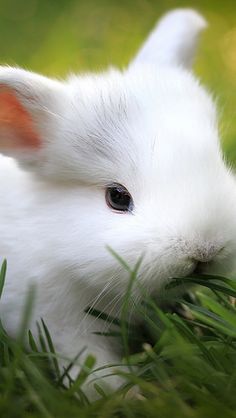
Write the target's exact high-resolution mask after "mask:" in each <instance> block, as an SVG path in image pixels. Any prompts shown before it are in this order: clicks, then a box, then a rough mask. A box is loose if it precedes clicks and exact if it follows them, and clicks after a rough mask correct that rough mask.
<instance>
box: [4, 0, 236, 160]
mask: <svg viewBox="0 0 236 418" xmlns="http://www.w3.org/2000/svg"><path fill="white" fill-rule="evenodd" d="M176 7H193V8H196V9H197V10H199V11H200V12H201V13H202V14H203V15H204V16H205V17H206V18H207V20H208V22H209V28H208V30H206V31H205V33H204V34H203V35H202V38H201V43H200V47H199V49H198V56H197V59H196V62H195V71H196V73H197V74H198V76H199V77H200V79H201V80H202V82H203V83H204V84H205V85H206V86H208V88H209V89H210V91H212V92H213V95H214V97H216V98H217V101H218V107H219V110H220V130H221V137H222V141H223V145H224V149H225V152H226V155H227V157H228V159H229V160H230V161H231V162H233V163H234V164H236V0H195V1H193V0H189V1H187V0H186V1H179V0H172V1H171V0H24V1H22V0H0V62H1V63H2V64H9V65H19V66H23V67H25V68H27V69H31V70H34V71H38V72H42V73H44V74H47V75H54V76H55V75H56V76H64V75H65V74H66V73H67V72H71V71H75V72H76V71H81V70H100V69H103V68H105V67H107V66H108V65H110V64H113V65H117V66H119V67H121V66H124V65H126V64H127V63H128V61H129V59H130V58H131V57H132V55H133V54H134V53H135V51H136V50H137V48H138V47H139V45H140V43H141V42H142V41H143V39H144V38H145V36H146V35H147V34H148V32H149V31H150V30H151V29H152V28H153V25H154V24H155V22H156V20H157V19H158V18H159V17H160V16H161V15H162V13H164V12H166V11H167V10H170V9H172V8H176Z"/></svg>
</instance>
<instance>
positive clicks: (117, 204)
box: [110, 187, 130, 210]
mask: <svg viewBox="0 0 236 418" xmlns="http://www.w3.org/2000/svg"><path fill="white" fill-rule="evenodd" d="M110 203H111V205H112V207H113V208H114V209H118V210H129V206H130V196H129V195H128V193H126V192H125V191H123V190H120V189H118V188H116V187H114V188H112V189H110Z"/></svg>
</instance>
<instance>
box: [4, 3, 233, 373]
mask: <svg viewBox="0 0 236 418" xmlns="http://www.w3.org/2000/svg"><path fill="white" fill-rule="evenodd" d="M175 25H176V26H175ZM202 27H203V19H202V18H201V17H200V16H199V15H198V14H197V13H196V12H194V11H189V10H186V11H185V10H184V9H183V10H179V11H173V12H171V13H170V14H168V15H167V16H166V17H165V18H164V19H162V20H161V23H160V27H159V26H157V28H156V29H155V32H153V33H152V34H151V37H150V39H149V40H148V41H147V43H146V47H145V45H144V47H143V49H142V50H141V53H140V54H138V56H137V58H136V59H135V60H134V61H133V62H132V64H131V65H130V67H129V69H128V70H125V71H118V70H113V69H112V70H109V71H107V72H105V73H102V74H99V75H90V74H89V75H83V76H72V77H70V78H69V79H68V80H66V81H65V82H60V81H55V80H49V79H46V78H44V77H42V76H38V75H36V74H32V73H30V72H27V71H24V70H21V69H16V68H7V67H2V68H1V69H0V85H4V86H8V87H9V88H11V90H12V91H13V92H14V93H15V94H16V96H17V97H18V99H19V100H20V101H21V103H22V104H23V105H24V106H25V108H26V109H27V110H28V111H29V112H30V114H31V115H32V118H33V120H34V124H35V129H37V130H38V132H39V134H40V137H41V139H42V141H43V147H42V148H41V149H40V150H38V151H32V150H31V151H28V152H27V150H15V151H14V152H12V151H11V150H10V149H9V150H6V149H5V150H4V152H5V153H6V154H7V155H10V156H13V157H14V158H16V160H17V161H18V162H19V163H20V164H21V166H22V167H23V168H25V169H26V171H24V170H22V169H20V168H19V167H18V166H17V164H16V163H15V162H14V161H13V160H12V159H9V158H6V157H1V160H0V173H1V174H0V175H1V184H0V199H1V207H0V256H1V259H3V258H5V257H6V258H7V260H8V274H7V281H6V287H5V289H4V294H3V299H2V300H1V304H0V311H1V316H2V318H3V321H4V324H5V325H6V327H7V329H8V330H9V331H10V332H12V333H13V334H14V335H15V334H16V333H17V329H18V324H19V318H20V313H21V310H22V306H23V304H24V300H25V297H26V294H27V290H28V286H29V284H30V283H32V282H34V283H36V285H37V301H36V306H35V310H34V316H33V318H32V327H34V323H35V320H36V319H38V318H39V317H43V318H44V319H45V321H46V323H47V325H48V327H49V329H50V331H51V333H52V337H53V339H54V341H55V345H56V349H57V350H58V351H59V352H61V353H63V354H64V355H66V356H69V357H73V356H75V355H76V353H77V352H79V350H80V349H81V348H82V347H83V346H86V347H87V350H88V351H89V352H92V353H94V354H95V355H96V356H97V359H98V365H102V364H104V363H107V362H109V361H111V362H112V361H113V362H114V361H115V362H116V361H118V360H119V353H118V352H117V351H118V350H117V347H116V342H111V339H109V338H104V337H101V336H96V335H94V334H93V332H94V331H101V330H104V327H105V328H106V327H107V325H105V324H104V322H103V321H101V320H99V319H97V320H95V319H94V318H93V317H92V316H90V315H85V313H84V310H85V308H86V307H88V306H91V305H93V304H94V305H95V306H96V308H98V309H101V310H104V311H106V312H107V313H108V314H110V315H113V316H114V315H115V316H116V315H117V316H118V315H119V311H120V307H121V300H122V295H123V294H124V291H125V289H126V285H127V281H128V273H126V272H125V271H124V269H123V268H122V266H121V265H120V264H119V262H118V261H117V260H116V259H115V258H114V257H113V256H112V255H111V253H110V252H109V251H108V250H107V245H109V246H110V247H112V248H113V249H114V250H115V251H116V252H117V253H118V254H119V255H121V256H122V257H123V258H124V259H125V260H126V261H127V262H128V263H129V265H130V266H131V267H132V266H134V265H135V263H136V262H137V260H138V258H139V257H140V256H141V255H143V256H144V258H143V262H142V264H141V268H140V271H139V280H140V281H141V282H142V283H143V285H144V286H145V287H146V288H147V289H148V290H149V291H150V292H156V293H158V292H160V291H161V289H162V288H163V285H164V284H166V283H167V281H168V280H170V278H171V277H174V276H185V275H187V274H188V273H191V271H192V270H193V268H194V266H195V264H196V260H199V261H207V260H211V262H210V263H209V265H208V267H206V271H207V272H209V271H210V272H214V273H220V274H226V273H230V271H229V270H232V271H233V270H234V269H235V266H234V258H235V250H236V217H235V213H236V196H235V180H234V178H233V175H232V174H231V172H230V170H229V169H228V168H226V166H225V163H224V161H223V159H222V155H221V150H220V146H219V140H218V134H217V121H216V114H215V107H214V105H213V103H212V101H211V98H210V97H209V95H208V94H207V93H206V92H205V90H203V88H202V87H201V86H200V85H199V82H198V81H197V80H196V79H195V78H194V77H193V75H192V74H190V72H188V71H187V70H186V69H185V68H184V67H188V65H189V62H190V61H191V60H192V55H193V44H194V43H195V40H196V37H197V34H198V31H199V29H201V28H202ZM190 40H191V42H190V43H189V41H190ZM157 46H158V54H157V53H156V47H157ZM145 48H147V49H145ZM186 57H187V58H186ZM180 64H181V65H180ZM0 132H1V130H0ZM5 134H6V133H5ZM6 135H7V134H6ZM9 138H10V135H9ZM4 139H5V137H4ZM0 147H1V134H0ZM113 182H118V183H121V184H123V185H124V186H125V187H126V188H127V189H128V190H129V192H130V193H131V195H132V196H133V200H134V207H135V208H134V213H133V214H130V213H128V214H118V213H114V212H113V211H112V210H111V209H110V208H109V207H108V206H107V205H106V202H105V197H104V195H105V188H106V185H107V184H110V183H113Z"/></svg>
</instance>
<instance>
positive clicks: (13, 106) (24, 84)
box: [0, 67, 61, 165]
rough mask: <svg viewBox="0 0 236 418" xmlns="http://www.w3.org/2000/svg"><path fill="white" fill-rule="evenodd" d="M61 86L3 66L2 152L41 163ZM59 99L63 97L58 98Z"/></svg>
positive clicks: (0, 87)
mask: <svg viewBox="0 0 236 418" xmlns="http://www.w3.org/2000/svg"><path fill="white" fill-rule="evenodd" d="M60 90H61V83H59V82H57V81H54V80H51V79H48V78H46V77H42V76H40V75H37V74H34V73H31V72H28V71H25V70H21V69H18V68H10V67H0V152H1V153H3V154H5V155H8V156H10V157H14V158H16V159H17V160H19V161H20V162H23V163H26V165H27V164H29V165H32V164H34V163H38V160H39V159H40V156H41V154H42V151H41V150H42V149H44V148H46V147H47V145H48V144H47V142H48V141H50V138H49V137H50V136H49V135H48V134H47V131H48V127H49V125H50V123H51V119H52V118H53V111H54V110H55V109H54V108H55V102H56V100H55V98H57V99H58V93H59V92H60ZM59 97H60V96H59Z"/></svg>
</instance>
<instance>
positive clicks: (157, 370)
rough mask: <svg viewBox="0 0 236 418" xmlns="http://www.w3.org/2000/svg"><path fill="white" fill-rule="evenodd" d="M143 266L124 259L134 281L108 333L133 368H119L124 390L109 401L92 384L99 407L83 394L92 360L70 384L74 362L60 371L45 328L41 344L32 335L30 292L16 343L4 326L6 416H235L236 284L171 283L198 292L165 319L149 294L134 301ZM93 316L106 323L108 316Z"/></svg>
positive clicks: (0, 348)
mask: <svg viewBox="0 0 236 418" xmlns="http://www.w3.org/2000/svg"><path fill="white" fill-rule="evenodd" d="M114 256H115V257H116V258H118V256H117V254H114ZM140 262H141V260H139V261H138V263H137V264H136V266H135V267H134V269H133V270H132V269H130V268H128V266H127V265H125V264H124V263H123V260H122V263H123V264H124V267H125V268H126V271H127V272H128V273H129V274H130V281H129V283H128V286H127V292H126V295H125V297H124V301H123V308H122V315H121V318H120V320H117V319H116V321H115V324H116V329H117V331H116V332H115V333H114V332H111V333H110V334H109V333H107V338H109V336H110V335H112V336H113V337H114V336H116V337H117V338H119V339H120V340H121V341H122V342H123V347H124V353H125V361H126V364H128V366H129V367H128V368H126V371H120V370H118V369H117V374H119V375H122V376H123V379H124V384H123V386H122V388H121V389H120V390H118V391H116V392H115V393H114V394H110V393H107V392H106V391H105V390H104V388H102V387H101V386H100V384H99V380H95V379H94V387H95V389H96V391H97V392H98V393H99V395H100V400H98V401H96V402H94V403H90V402H89V400H88V399H87V397H86V394H85V393H84V390H83V389H84V383H85V382H86V380H87V378H88V377H89V376H90V377H91V375H93V372H94V370H95V362H96V359H95V357H94V356H92V355H89V356H87V358H86V359H85V360H84V363H83V365H82V368H81V371H80V373H79V374H78V376H77V377H76V378H75V379H72V378H71V377H70V370H71V367H72V366H73V361H72V362H71V363H70V364H69V366H68V367H67V368H66V369H64V371H61V370H60V369H59V366H58V355H57V353H56V352H55V348H54V345H53V340H52V338H51V336H50V330H49V329H48V327H47V325H46V323H45V321H44V320H43V319H42V320H41V322H40V323H38V332H39V339H38V340H37V342H36V340H35V338H34V336H33V335H32V333H31V331H30V330H28V324H29V317H30V314H31V311H32V303H33V302H32V301H33V293H34V291H33V290H31V292H30V294H29V298H28V300H27V302H26V306H25V309H24V312H23V314H22V322H21V323H22V325H21V328H20V331H19V336H18V338H16V339H15V340H14V339H12V338H11V337H10V336H9V335H8V334H7V332H6V330H5V329H4V327H3V325H2V323H1V322H0V416H1V417H17V418H18V417H19V418H20V417H22V418H23V417H24V418H39V417H40V418H41V417H46V418H52V417H57V418H65V417H70V418H73V417H80V418H87V417H94V418H96V417H97V418H113V417H114V418H146V417H149V418H154V417H155V418H158V417H160V418H169V417H175V418H187V417H189V418H211V417H212V418H213V417H214V418H215V416H222V417H224V418H232V417H236V397H235V393H236V306H235V298H236V282H235V281H233V280H230V279H227V278H224V277H218V276H215V277H214V276H192V277H189V278H184V279H176V280H173V281H172V282H171V284H169V285H168V286H167V287H169V288H170V287H171V288H174V287H178V286H183V285H184V286H186V285H189V284H192V285H194V286H195V290H194V292H193V293H190V292H188V293H187V294H186V296H185V297H182V296H181V297H176V298H175V299H174V301H173V302H174V304H173V305H174V309H172V310H171V311H166V312H164V311H163V310H161V309H160V308H159V307H158V306H157V304H156V302H155V300H153V299H151V298H150V297H148V296H147V295H146V296H145V297H144V300H143V302H142V303H141V304H136V303H135V300H133V299H132V286H133V283H134V281H135V278H136V275H137V271H138V268H139V265H140ZM5 277H6V262H4V263H3V265H2V268H1V272H0V295H1V294H2V292H3V290H4V281H5ZM0 303H1V302H0ZM131 305H132V306H133V307H134V309H135V310H136V313H137V314H138V315H139V316H140V318H141V319H142V322H143V326H142V332H140V329H139V328H138V326H137V327H134V326H130V325H129V324H128V312H129V306H131ZM88 311H89V313H90V314H91V315H95V316H98V315H99V316H100V317H101V318H102V319H104V320H105V321H106V320H107V316H106V315H105V314H104V313H103V312H99V311H97V310H96V309H93V310H91V309H89V308H88ZM114 319H115V318H113V319H112V321H113V320H114ZM26 339H27V340H28V347H29V348H28V349H27V350H26V349H25V348H24V346H25V342H26ZM133 345H135V347H140V349H138V350H136V352H135V353H134V352H131V350H130V347H132V346H133ZM81 354H82V352H81V353H79V354H78V356H77V358H76V359H74V361H77V360H78V359H79V358H80V356H81ZM108 366H109V365H107V374H108V375H109V374H110V373H111V372H110V371H109V367H108ZM65 381H67V382H69V385H68V384H67V385H65Z"/></svg>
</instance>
